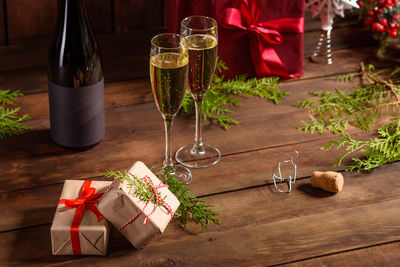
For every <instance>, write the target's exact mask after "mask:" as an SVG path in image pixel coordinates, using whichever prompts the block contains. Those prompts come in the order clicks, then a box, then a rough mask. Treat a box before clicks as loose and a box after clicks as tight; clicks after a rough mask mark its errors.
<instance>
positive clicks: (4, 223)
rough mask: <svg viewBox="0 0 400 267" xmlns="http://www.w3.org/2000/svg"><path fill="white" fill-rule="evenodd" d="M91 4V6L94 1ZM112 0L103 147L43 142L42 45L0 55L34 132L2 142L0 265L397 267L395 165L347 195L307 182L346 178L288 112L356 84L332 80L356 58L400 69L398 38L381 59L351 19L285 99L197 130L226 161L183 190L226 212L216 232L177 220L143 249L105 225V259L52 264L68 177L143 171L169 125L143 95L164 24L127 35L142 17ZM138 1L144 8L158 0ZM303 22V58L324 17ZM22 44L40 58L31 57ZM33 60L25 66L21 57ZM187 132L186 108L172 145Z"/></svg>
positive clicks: (331, 154)
mask: <svg viewBox="0 0 400 267" xmlns="http://www.w3.org/2000/svg"><path fill="white" fill-rule="evenodd" d="M18 1H24V0H17V1H16V2H18ZM8 2H12V1H7V3H8ZM94 2H95V1H88V3H89V4H91V5H94ZM100 2H101V4H99V9H98V13H96V15H95V16H98V17H101V16H103V15H104V14H105V13H106V11H107V10H108V7H107V5H108V3H109V2H108V1H100ZM112 2H114V3H115V7H116V10H115V12H125V13H124V14H125V17H123V16H122V17H121V18H119V21H118V23H117V24H115V25H114V26H115V27H116V28H115V31H118V32H120V33H118V34H113V33H112V30H113V27H114V26H113V25H112V23H111V24H110V19H112V18H108V17H105V20H104V21H103V22H102V23H103V24H102V26H99V28H101V29H106V28H107V27H109V28H107V30H106V31H104V34H101V35H100V38H99V40H100V41H101V43H102V44H103V46H102V47H103V48H104V49H103V56H104V67H105V70H106V77H108V78H106V86H105V106H106V125H107V128H106V137H105V138H104V140H103V141H102V142H101V143H100V144H98V145H97V146H95V147H94V148H92V149H90V150H86V151H76V150H67V149H64V148H61V147H59V146H57V145H55V144H54V143H53V142H52V141H51V140H50V137H49V119H48V116H49V115H48V96H47V78H46V67H45V64H46V63H45V60H44V59H43V58H42V56H43V54H44V53H45V52H46V53H47V48H45V47H43V43H36V44H35V43H30V44H26V45H18V44H15V45H11V46H9V47H7V48H5V47H0V89H3V88H4V89H5V88H9V89H13V90H16V89H20V90H22V91H23V92H24V93H25V96H23V97H21V98H20V99H19V100H18V102H17V104H18V105H19V106H21V111H22V112H23V113H28V114H30V115H31V119H30V120H29V121H28V122H27V124H29V125H30V126H31V127H32V129H31V130H29V132H28V133H26V134H24V135H21V136H16V137H12V138H6V139H3V140H0V170H1V172H0V173H1V183H0V210H1V212H0V248H1V249H0V266H9V265H14V266H15V265H16V266H42V265H56V266H75V265H77V266H110V265H121V266H125V265H127V266H140V265H155V266H171V265H172V266H174V265H176V266H237V265H240V266H270V265H287V266H398V265H399V264H400V254H399V253H398V250H399V249H400V224H399V221H400V209H399V205H400V179H399V175H398V174H399V172H400V163H399V162H397V163H392V164H387V165H385V166H382V167H380V168H377V169H375V170H373V171H372V172H370V173H365V172H361V173H347V172H343V175H344V177H345V183H344V189H343V191H342V192H340V193H337V194H333V193H329V192H325V191H322V190H320V189H317V188H313V187H312V186H311V185H310V176H311V174H312V172H313V171H316V170H320V171H324V170H337V171H343V168H344V167H343V166H339V167H336V168H334V167H333V166H332V165H333V163H334V162H335V160H336V158H337V157H338V156H339V155H341V153H343V151H340V150H339V151H338V150H330V151H325V150H321V149H320V147H321V146H322V145H323V144H326V143H327V142H328V141H329V140H331V139H333V138H336V137H335V136H334V135H331V134H324V135H319V134H313V135H311V134H305V133H303V132H300V131H298V130H297V127H298V126H299V125H300V121H301V120H306V119H307V118H308V114H307V112H305V111H304V110H300V109H298V108H296V107H294V106H293V104H294V103H295V101H296V100H298V99H303V98H306V97H310V95H309V92H310V91H312V90H321V89H324V90H331V91H332V90H334V89H335V88H337V87H339V88H341V89H344V90H351V88H352V87H354V86H356V85H357V83H358V82H359V81H357V80H355V81H353V82H351V83H340V82H338V81H334V80H332V79H327V78H332V77H334V76H336V75H339V74H343V73H349V72H354V71H357V70H358V68H359V63H360V61H366V62H373V63H374V64H376V65H377V66H378V67H380V68H383V67H388V66H391V65H395V64H396V60H397V58H400V57H398V56H397V55H398V53H399V52H398V48H397V45H396V44H395V45H393V46H391V48H390V49H389V55H390V57H389V58H392V59H391V60H386V61H384V62H376V61H375V60H374V56H373V55H374V53H375V51H376V47H374V46H373V44H374V41H373V40H372V39H371V38H370V36H369V35H367V34H364V33H365V32H364V30H363V29H362V28H360V26H359V24H358V23H357V22H355V21H354V20H353V21H351V22H348V21H346V20H338V21H337V25H338V28H337V29H335V31H334V33H335V34H337V36H336V35H334V47H336V48H335V50H334V58H335V64H333V65H315V64H311V63H309V61H308V60H307V58H306V60H305V65H304V71H305V73H304V75H303V77H302V78H301V79H296V80H288V81H283V84H282V86H281V89H282V90H286V91H288V92H290V93H291V96H290V97H285V98H284V100H283V101H282V102H281V103H280V104H278V105H274V104H272V103H271V102H269V101H266V100H262V99H259V98H246V99H243V100H242V102H243V105H242V106H240V107H238V108H235V109H234V111H235V113H234V114H233V117H234V118H235V119H237V120H238V121H239V122H240V124H239V125H237V126H232V128H231V130H229V131H224V130H222V129H221V128H220V127H219V126H218V125H217V124H215V123H210V122H205V123H204V125H203V135H204V142H205V143H209V144H214V145H216V146H218V147H219V148H220V150H221V151H222V154H223V157H222V159H221V161H220V163H218V164H217V165H216V166H214V167H212V168H207V169H195V170H192V172H193V177H194V178H193V181H192V184H191V185H190V189H191V191H192V192H193V193H194V194H196V195H199V196H200V197H201V198H202V199H204V200H205V201H207V202H208V203H210V204H212V205H214V206H215V209H216V210H218V211H219V212H220V218H221V219H222V224H221V225H220V226H216V225H209V227H208V229H207V230H204V231H202V230H201V229H200V227H199V226H197V225H194V224H193V223H189V225H188V228H187V229H186V230H183V229H182V228H181V227H180V226H179V225H178V224H177V223H176V222H175V221H173V222H172V223H171V224H170V225H169V226H168V228H167V229H166V231H165V233H164V235H163V238H162V239H161V240H158V241H154V242H152V243H151V244H149V245H147V246H146V247H145V248H144V249H141V250H136V249H135V248H133V247H132V246H131V244H130V243H129V242H128V241H127V240H126V239H125V238H124V237H122V236H121V235H120V234H119V233H118V231H116V230H115V229H113V230H112V232H111V237H110V241H109V248H108V256H106V257H85V256H81V257H71V256H57V257H56V256H52V255H51V243H50V226H51V222H52V219H53V216H54V212H55V208H56V203H57V201H58V199H59V197H60V192H61V189H62V186H63V181H64V180H65V179H104V178H102V177H101V173H102V172H104V171H106V170H110V169H113V170H117V169H121V170H122V169H126V168H128V167H129V166H130V165H131V164H132V163H133V162H134V161H136V160H141V161H144V162H145V163H146V164H147V165H148V166H151V165H154V164H157V163H160V162H161V161H162V160H163V152H164V149H163V146H164V132H163V131H164V129H163V125H162V119H161V116H160V114H159V112H158V111H157V109H156V107H155V104H154V103H153V97H152V95H151V94H150V92H151V89H150V84H149V81H148V79H147V78H146V77H147V75H148V74H147V72H148V69H147V65H146V64H147V61H148V56H147V49H148V47H147V44H148V39H149V38H150V37H151V36H152V35H154V34H156V33H157V32H161V31H163V30H164V29H163V23H164V21H163V20H164V18H163V17H162V16H160V17H159V18H158V19H159V20H153V19H154V18H153V19H152V18H149V19H148V20H146V21H143V20H142V22H140V23H143V25H147V26H151V27H153V26H156V25H158V26H160V25H161V27H158V28H157V27H155V28H153V29H152V30H151V31H149V30H148V29H144V30H140V29H139V30H135V32H136V33H137V34H134V35H132V34H130V32H129V31H131V30H132V29H134V28H135V27H142V26H143V25H142V24H140V23H139V24H138V22H137V21H135V20H134V19H132V20H130V19H128V17H129V16H130V15H134V14H136V13H135V12H137V11H135V10H134V8H135V6H134V5H133V4H130V5H127V6H126V10H123V2H124V1H112ZM137 3H138V7H141V8H142V9H145V10H148V12H150V10H152V9H154V8H155V6H157V5H164V4H165V3H162V2H159V1H138V2H137ZM118 10H119V11H118ZM0 11H1V10H0ZM102 14H103V15H102ZM104 16H105V15H104ZM28 18H30V17H29V16H28ZM30 19H31V18H30ZM307 21H309V24H308V25H307V27H306V34H305V37H306V38H305V55H306V57H307V56H308V55H309V54H310V52H311V51H312V48H313V46H314V45H315V42H316V39H317V38H318V36H319V21H317V20H310V18H308V20H307ZM147 26H146V27H147ZM32 27H33V29H34V27H35V26H34V25H32ZM118 27H120V28H118ZM110 31H111V32H110ZM125 31H128V32H126V33H125ZM353 35H354V36H357V38H353ZM338 36H339V37H338ZM16 39H17V38H15V40H16ZM135 42H136V43H137V42H140V45H138V46H137V47H139V48H138V49H137V50H134V51H133V50H132V49H130V46H131V45H132V44H133V43H135ZM28 48H29V49H32V50H31V51H34V53H31V54H29V53H28V51H29V49H28ZM27 49H28V50H27ZM27 55H28V56H29V62H28V61H26V62H25V61H24V60H22V59H23V57H24V56H27ZM3 63H4V64H3ZM138 77H142V79H136V78H138ZM107 79H108V80H107ZM350 133H351V135H352V136H354V137H357V138H364V139H367V138H370V137H371V136H373V135H372V134H371V133H364V132H361V131H359V130H357V129H356V128H354V127H352V128H350ZM193 137H194V117H193V116H191V115H184V114H180V115H179V116H178V117H177V118H176V120H175V123H174V129H173V149H174V150H176V149H177V148H178V147H179V146H180V145H183V144H186V143H190V142H192V141H193ZM293 150H297V151H299V157H298V159H296V164H297V165H298V172H297V181H296V184H295V187H294V190H293V191H292V192H291V193H289V194H286V193H278V192H277V191H276V189H275V188H274V187H273V182H272V180H271V174H272V170H273V169H274V167H275V166H276V164H277V163H278V162H279V161H283V160H285V159H288V158H289V157H290V151H293ZM349 160H350V159H349ZM349 160H348V161H346V162H345V163H348V162H349Z"/></svg>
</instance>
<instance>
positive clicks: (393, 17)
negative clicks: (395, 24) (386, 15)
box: [392, 14, 400, 21]
mask: <svg viewBox="0 0 400 267" xmlns="http://www.w3.org/2000/svg"><path fill="white" fill-rule="evenodd" d="M399 19H400V15H399V14H394V15H393V16H392V21H398V20H399Z"/></svg>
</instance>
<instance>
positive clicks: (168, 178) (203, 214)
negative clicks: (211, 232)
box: [158, 169, 221, 229]
mask: <svg viewBox="0 0 400 267" xmlns="http://www.w3.org/2000/svg"><path fill="white" fill-rule="evenodd" d="M171 172H172V170H168V169H164V170H162V171H160V172H159V173H158V177H159V179H160V180H161V181H162V182H163V183H165V184H167V185H168V189H169V190H170V191H171V192H172V193H173V194H174V195H175V196H176V197H177V198H178V200H179V202H180V203H181V204H180V205H179V208H178V210H177V211H176V213H175V214H176V215H177V220H178V222H179V223H180V224H181V225H182V227H183V228H186V225H187V223H188V221H189V220H191V221H193V222H195V223H196V224H200V225H201V228H202V229H206V228H207V225H208V224H209V223H210V222H212V223H214V224H217V225H219V224H221V221H220V219H219V218H218V217H217V216H218V214H219V212H217V211H215V210H214V209H213V206H212V205H210V204H208V203H206V202H205V201H204V200H202V199H200V198H198V197H196V196H195V195H193V194H192V193H190V191H189V187H188V186H187V185H186V184H185V183H183V182H181V181H178V180H177V179H176V178H175V175H173V174H172V173H171Z"/></svg>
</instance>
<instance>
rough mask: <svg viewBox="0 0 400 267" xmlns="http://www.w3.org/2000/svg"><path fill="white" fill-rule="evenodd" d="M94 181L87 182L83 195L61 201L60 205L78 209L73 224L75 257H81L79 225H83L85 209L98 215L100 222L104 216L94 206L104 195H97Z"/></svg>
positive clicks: (72, 238) (72, 243)
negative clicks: (93, 184) (93, 185)
mask: <svg viewBox="0 0 400 267" xmlns="http://www.w3.org/2000/svg"><path fill="white" fill-rule="evenodd" d="M91 184H92V181H85V182H84V183H83V186H82V190H81V194H80V196H79V197H78V198H75V199H60V201H59V202H58V203H59V204H65V207H67V208H69V209H73V208H76V211H75V215H74V219H73V220H72V224H71V230H70V231H71V245H72V251H73V253H74V255H81V254H82V252H81V243H80V242H79V225H80V224H81V220H82V216H83V213H84V212H85V209H88V210H90V211H91V212H93V214H94V215H96V217H97V220H98V221H99V222H100V221H101V220H102V219H104V216H103V215H102V214H101V213H100V211H99V210H98V209H97V208H96V206H94V204H96V203H97V202H98V201H99V198H100V197H101V196H102V195H103V193H97V194H95V192H96V188H94V187H90V185H91Z"/></svg>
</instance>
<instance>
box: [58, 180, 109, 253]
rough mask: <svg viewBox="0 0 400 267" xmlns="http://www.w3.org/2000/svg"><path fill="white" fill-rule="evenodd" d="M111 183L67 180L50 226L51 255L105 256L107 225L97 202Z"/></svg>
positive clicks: (107, 234)
mask: <svg viewBox="0 0 400 267" xmlns="http://www.w3.org/2000/svg"><path fill="white" fill-rule="evenodd" d="M110 184H111V182H107V181H81V180H66V181H65V182H64V187H63V190H62V193H61V198H60V201H59V203H58V206H57V210H56V213H55V215H54V219H53V223H52V225H51V230H50V232H51V245H52V251H53V255H106V253H107V245H108V237H109V234H110V224H109V223H108V221H107V220H106V219H105V218H104V217H103V215H102V214H101V213H100V212H99V211H98V209H97V207H96V203H97V202H98V201H99V198H100V197H101V196H102V194H103V193H102V192H104V191H105V189H106V188H107V187H108V186H109V185H110Z"/></svg>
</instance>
